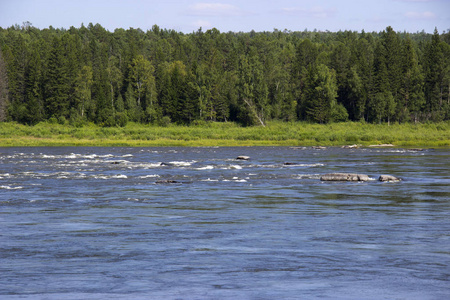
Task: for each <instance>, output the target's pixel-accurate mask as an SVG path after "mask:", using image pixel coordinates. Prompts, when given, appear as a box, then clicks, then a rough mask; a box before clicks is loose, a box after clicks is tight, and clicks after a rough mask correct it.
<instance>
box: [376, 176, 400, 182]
mask: <svg viewBox="0 0 450 300" xmlns="http://www.w3.org/2000/svg"><path fill="white" fill-rule="evenodd" d="M400 180H401V179H400V178H398V177H395V176H392V175H381V176H380V178H378V181H383V182H386V181H400Z"/></svg>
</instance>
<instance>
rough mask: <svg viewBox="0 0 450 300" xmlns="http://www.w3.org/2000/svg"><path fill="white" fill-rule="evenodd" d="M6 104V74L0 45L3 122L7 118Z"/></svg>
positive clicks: (0, 112) (1, 119)
mask: <svg viewBox="0 0 450 300" xmlns="http://www.w3.org/2000/svg"><path fill="white" fill-rule="evenodd" d="M8 105H9V99H8V75H7V73H6V64H5V61H4V59H3V53H2V50H1V47H0V122H4V121H6V119H7V108H8Z"/></svg>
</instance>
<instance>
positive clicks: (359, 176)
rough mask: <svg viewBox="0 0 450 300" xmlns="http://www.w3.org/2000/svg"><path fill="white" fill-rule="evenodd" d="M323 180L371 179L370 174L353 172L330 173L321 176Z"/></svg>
mask: <svg viewBox="0 0 450 300" xmlns="http://www.w3.org/2000/svg"><path fill="white" fill-rule="evenodd" d="M320 180H322V181H369V180H370V178H369V176H367V175H365V174H352V173H330V174H325V175H322V176H321V177H320Z"/></svg>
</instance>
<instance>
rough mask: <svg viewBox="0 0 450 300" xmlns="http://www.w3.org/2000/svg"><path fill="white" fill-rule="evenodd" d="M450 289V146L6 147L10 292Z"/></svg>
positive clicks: (4, 205)
mask: <svg viewBox="0 0 450 300" xmlns="http://www.w3.org/2000/svg"><path fill="white" fill-rule="evenodd" d="M239 155H247V156H250V160H248V161H240V160H236V157H237V156H239ZM286 163H289V164H286ZM331 172H352V173H363V174H367V175H369V176H370V177H371V178H372V179H373V180H371V181H368V182H324V181H320V176H321V175H322V174H326V173H331ZM381 174H389V175H394V176H398V177H401V178H402V181H400V182H390V183H381V182H378V181H377V180H376V179H377V178H378V176H379V175H381ZM449 297H450V150H449V149H446V150H439V149H436V150H433V149H427V150H423V151H417V150H408V149H394V148H389V149H373V148H362V149H341V148H327V149H314V148H300V147H297V148H295V147H235V148H227V147H224V148H70V147H64V148H0V298H1V299H106V298H109V299H315V298H325V299H326V298H329V299H449Z"/></svg>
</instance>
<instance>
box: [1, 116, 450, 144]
mask: <svg viewBox="0 0 450 300" xmlns="http://www.w3.org/2000/svg"><path fill="white" fill-rule="evenodd" d="M389 144H391V145H392V146H391V145H389ZM380 145H381V146H382V145H385V146H386V145H387V146H388V147H389V146H390V147H394V148H448V147H450V122H441V123H429V124H409V123H406V124H391V125H390V126H389V125H387V124H368V123H361V122H344V123H332V124H310V123H302V122H296V123H283V122H270V123H269V124H268V126H267V127H240V126H239V125H238V124H235V123H213V122H211V123H205V124H202V125H198V126H181V125H170V126H167V127H160V126H153V125H144V124H135V123H130V124H128V125H127V126H125V127H100V126H98V125H94V124H87V125H84V126H81V127H75V126H71V125H68V124H65V125H61V124H50V123H39V124H37V125H35V126H27V125H21V124H17V123H12V122H7V123H0V147H64V146H72V147H73V146H80V147H215V146H218V147H236V146H291V147H313V146H326V147H343V146H347V147H348V146H355V147H354V148H356V146H359V147H369V146H378V147H379V146H380Z"/></svg>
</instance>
